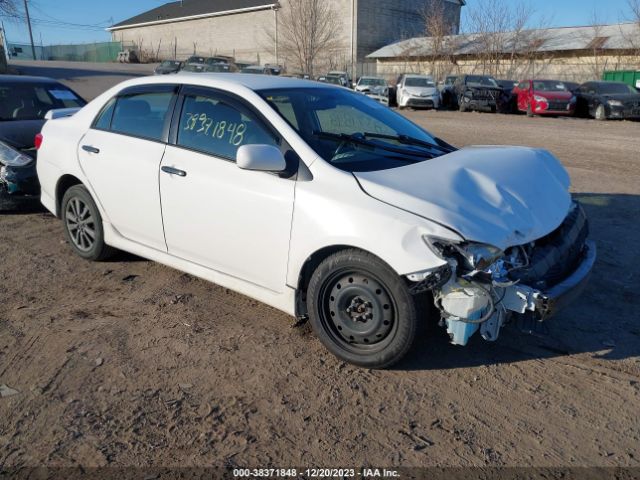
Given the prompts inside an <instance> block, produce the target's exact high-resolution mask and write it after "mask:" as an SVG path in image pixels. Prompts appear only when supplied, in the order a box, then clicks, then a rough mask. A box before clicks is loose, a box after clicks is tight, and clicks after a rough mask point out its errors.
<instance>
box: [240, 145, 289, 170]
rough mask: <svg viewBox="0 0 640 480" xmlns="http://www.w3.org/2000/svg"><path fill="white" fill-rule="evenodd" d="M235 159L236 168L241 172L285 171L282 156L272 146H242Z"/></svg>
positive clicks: (285, 162)
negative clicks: (241, 170) (240, 169)
mask: <svg viewBox="0 0 640 480" xmlns="http://www.w3.org/2000/svg"><path fill="white" fill-rule="evenodd" d="M236 158H237V160H236V163H237V164H238V167H239V168H242V169H243V170H255V171H258V172H283V171H285V170H286V169H287V161H286V160H285V159H284V155H283V154H282V152H281V151H280V149H279V148H277V147H274V146H273V145H242V146H241V147H240V148H239V149H238V153H237V155H236Z"/></svg>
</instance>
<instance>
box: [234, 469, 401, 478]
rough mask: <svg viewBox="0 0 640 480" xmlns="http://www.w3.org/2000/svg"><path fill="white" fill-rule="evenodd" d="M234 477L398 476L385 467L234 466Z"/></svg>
mask: <svg viewBox="0 0 640 480" xmlns="http://www.w3.org/2000/svg"><path fill="white" fill-rule="evenodd" d="M233 476H234V477H236V478H295V477H298V476H300V477H304V478H399V477H400V474H399V472H398V471H397V470H390V469H386V468H362V469H355V468H303V469H296V468H234V469H233Z"/></svg>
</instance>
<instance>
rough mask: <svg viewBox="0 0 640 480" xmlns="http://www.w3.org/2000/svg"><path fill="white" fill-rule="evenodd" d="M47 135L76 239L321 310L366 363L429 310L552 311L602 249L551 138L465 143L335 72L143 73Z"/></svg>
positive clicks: (382, 355)
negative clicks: (319, 80) (326, 78)
mask: <svg viewBox="0 0 640 480" xmlns="http://www.w3.org/2000/svg"><path fill="white" fill-rule="evenodd" d="M39 140H40V142H39V145H40V150H39V154H38V175H39V179H40V183H41V186H42V203H43V204H44V205H45V206H46V207H47V208H48V209H49V210H50V211H51V212H53V213H54V214H56V215H58V216H59V217H60V218H61V219H62V221H63V224H64V231H65V235H66V237H67V239H68V242H69V244H70V246H71V248H73V249H74V251H75V252H76V253H77V254H78V255H80V256H82V257H83V258H86V259H91V260H102V259H105V258H107V257H108V256H109V255H111V254H112V253H113V251H114V249H122V250H126V251H128V252H132V253H134V254H137V255H140V256H142V257H146V258H149V259H152V260H155V261H158V262H161V263H164V264H166V265H169V266H171V267H174V268H177V269H179V270H182V271H185V272H188V273H190V274H192V275H196V276H199V277H202V278H204V279H207V280H210V281H212V282H215V283H217V284H220V285H223V286H225V287H228V288H231V289H234V290H236V291H238V292H241V293H244V294H246V295H249V296H251V297H253V298H256V299H258V300H260V301H263V302H265V303H267V304H269V305H272V306H273V307H276V308H278V309H280V310H283V311H285V312H287V313H289V314H291V315H294V316H296V317H298V318H300V319H305V318H309V319H310V321H311V324H312V326H313V328H314V331H315V332H316V334H317V336H318V337H319V339H320V340H321V341H322V342H323V344H324V345H325V346H326V347H327V348H328V349H329V350H330V351H331V352H332V353H334V354H335V355H336V356H338V357H340V358H342V359H344V360H346V361H348V362H351V363H354V364H357V365H361V366H365V367H370V368H382V367H387V366H390V365H392V364H393V363H395V362H397V361H399V360H400V359H401V358H402V357H403V356H404V355H405V354H406V353H407V352H408V350H409V349H410V347H411V345H412V344H413V342H414V340H415V338H416V337H417V336H418V335H419V332H420V327H421V326H422V325H424V324H425V323H426V322H427V321H429V320H435V321H439V322H440V324H441V325H442V326H443V327H444V328H446V329H447V331H448V332H449V335H450V337H451V340H452V342H453V343H454V344H459V345H464V344H466V343H467V341H468V339H469V337H470V336H471V335H473V334H474V333H475V332H479V335H481V336H482V337H483V338H484V339H485V340H489V341H494V340H496V339H497V338H498V335H499V332H500V329H501V328H502V327H503V326H504V325H505V324H507V323H508V322H509V321H510V320H512V319H514V318H530V319H533V320H540V321H542V320H545V319H547V318H548V317H549V316H550V315H551V314H553V313H554V312H555V311H556V310H557V308H558V307H560V306H561V305H562V304H563V303H565V302H566V301H568V300H570V299H571V298H572V297H575V296H576V295H577V294H578V293H579V292H580V290H581V289H582V287H583V286H584V284H585V282H586V280H587V278H588V276H589V273H590V271H591V269H592V266H593V263H594V260H595V247H594V245H593V243H591V242H590V241H589V240H588V239H587V237H588V227H587V220H586V218H585V214H584V212H583V210H582V209H581V208H580V207H579V206H578V205H577V204H575V203H574V202H572V199H571V196H570V194H569V192H568V188H569V177H568V175H567V173H566V171H565V170H564V168H563V167H562V166H561V165H560V163H559V161H558V160H557V159H556V158H555V157H553V156H552V155H551V154H550V153H548V152H546V151H544V150H537V149H531V148H519V147H470V148H463V149H460V150H458V149H456V148H454V147H452V146H451V145H449V144H447V143H446V142H444V141H443V140H440V139H438V138H436V137H434V136H432V135H431V134H429V133H428V132H426V131H424V130H423V129H421V128H420V127H418V126H416V125H415V124H413V123H411V122H410V121H408V120H407V119H406V118H404V117H403V116H401V115H399V114H397V113H395V112H393V111H392V110H390V109H388V108H386V107H383V106H382V105H380V104H379V103H377V102H376V101H374V100H372V99H370V98H367V97H366V96H364V95H361V94H358V93H355V92H351V91H348V90H346V89H343V88H338V87H333V86H331V85H321V84H310V83H309V82H307V81H303V80H297V79H290V78H273V77H265V76H252V75H235V74H224V75H219V74H199V75H190V74H180V75H177V76H174V77H171V79H169V80H167V79H166V77H164V78H162V77H156V78H144V79H137V80H132V81H128V82H126V83H124V84H121V85H119V86H117V87H115V88H113V89H112V90H110V91H108V92H107V93H105V94H103V95H102V96H100V97H98V98H97V99H96V100H94V101H93V102H91V103H90V104H89V105H87V106H86V107H85V108H83V109H82V110H81V111H80V112H79V113H77V114H76V115H74V116H73V117H69V118H63V119H59V120H51V121H49V122H47V124H46V125H45V126H44V129H43V131H42V135H41V137H40V139H39ZM429 302H430V303H432V304H435V306H436V307H437V310H436V309H435V308H425V306H427V305H428V303H429ZM431 312H439V313H437V315H436V316H437V317H438V318H429V317H433V313H431ZM259 322H260V319H259V318H256V324H257V325H256V326H257V327H258V326H259Z"/></svg>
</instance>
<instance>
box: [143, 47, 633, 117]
mask: <svg viewBox="0 0 640 480" xmlns="http://www.w3.org/2000/svg"><path fill="white" fill-rule="evenodd" d="M179 71H187V72H201V73H202V72H209V73H212V72H222V73H232V72H241V73H256V74H262V75H285V74H284V69H283V67H282V66H280V65H269V64H267V65H263V66H261V65H252V64H248V63H243V62H237V61H235V59H233V58H231V57H224V56H216V57H209V58H206V57H200V56H192V57H190V58H189V59H188V60H187V61H186V62H180V61H176V60H166V61H164V62H162V63H161V64H160V65H159V66H158V67H157V68H156V70H155V73H156V74H158V75H165V74H170V73H177V72H179ZM288 76H294V75H288ZM295 77H298V78H304V79H310V78H311V77H310V76H309V75H305V74H300V75H295ZM316 80H318V81H320V82H325V83H331V84H334V85H339V86H342V87H346V88H353V89H354V90H356V91H358V92H360V93H363V94H365V95H367V96H369V97H371V98H373V99H374V100H376V101H378V102H380V103H382V104H383V105H387V106H397V107H398V108H400V109H404V108H432V109H438V108H449V109H458V110H460V111H461V112H466V111H482V112H493V113H495V112H501V113H519V112H523V113H526V114H527V115H529V116H535V115H554V116H574V115H575V116H580V117H592V118H595V119H597V120H607V119H640V93H638V91H637V90H636V89H635V88H633V87H631V86H630V85H627V84H625V83H622V82H613V81H593V82H587V83H585V84H583V85H579V84H577V83H573V82H565V81H559V80H548V79H526V80H523V81H520V82H516V81H513V80H496V79H494V78H493V77H491V76H487V75H458V76H448V77H446V78H445V79H444V80H443V81H442V82H440V84H439V85H436V82H435V80H434V79H433V77H431V76H428V75H420V74H409V73H407V74H402V75H400V76H399V77H398V78H397V80H396V82H395V84H394V85H393V86H391V87H390V86H389V85H388V84H387V81H386V80H385V79H384V78H382V77H377V76H362V77H360V78H358V79H356V81H355V82H352V80H351V78H350V76H349V74H348V73H347V72H341V71H332V72H329V73H328V74H326V75H321V76H319V77H317V78H316Z"/></svg>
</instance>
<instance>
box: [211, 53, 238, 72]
mask: <svg viewBox="0 0 640 480" xmlns="http://www.w3.org/2000/svg"><path fill="white" fill-rule="evenodd" d="M205 71H206V72H212V73H215V72H223V73H229V72H237V71H238V67H237V66H236V64H235V63H233V58H231V57H209V58H207V61H206V69H205Z"/></svg>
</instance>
